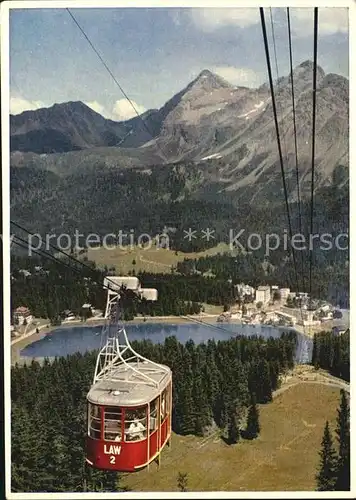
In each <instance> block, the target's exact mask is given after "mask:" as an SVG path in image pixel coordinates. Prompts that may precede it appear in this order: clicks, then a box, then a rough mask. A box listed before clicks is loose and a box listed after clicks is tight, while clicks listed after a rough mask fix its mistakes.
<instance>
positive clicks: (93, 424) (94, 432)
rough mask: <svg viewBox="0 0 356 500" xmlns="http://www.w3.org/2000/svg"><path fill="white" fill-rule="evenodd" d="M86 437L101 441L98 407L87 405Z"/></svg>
mask: <svg viewBox="0 0 356 500" xmlns="http://www.w3.org/2000/svg"><path fill="white" fill-rule="evenodd" d="M88 435H89V436H90V437H92V438H94V439H101V413H100V406H95V405H93V404H91V403H89V418H88Z"/></svg>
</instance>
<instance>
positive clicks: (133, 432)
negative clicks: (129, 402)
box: [125, 406, 147, 441]
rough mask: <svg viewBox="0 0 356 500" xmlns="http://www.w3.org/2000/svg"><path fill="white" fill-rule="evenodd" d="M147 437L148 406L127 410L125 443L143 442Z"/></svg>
mask: <svg viewBox="0 0 356 500" xmlns="http://www.w3.org/2000/svg"><path fill="white" fill-rule="evenodd" d="M146 437H147V416H146V406H144V407H143V408H138V409H137V410H130V409H128V408H127V409H126V410H125V441H141V440H142V439H146Z"/></svg>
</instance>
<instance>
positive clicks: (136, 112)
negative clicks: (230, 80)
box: [66, 8, 169, 163]
mask: <svg viewBox="0 0 356 500" xmlns="http://www.w3.org/2000/svg"><path fill="white" fill-rule="evenodd" d="M66 11H67V12H68V14H69V15H70V17H71V18H72V19H73V21H74V23H75V24H76V26H77V27H78V29H79V30H80V32H81V33H82V35H83V36H84V38H85V39H86V41H87V42H88V43H89V45H90V47H91V48H92V49H93V51H94V52H95V54H96V55H97V56H98V58H99V60H100V62H101V63H102V65H103V66H104V68H105V69H106V71H107V72H108V73H109V75H110V76H111V78H112V80H113V81H114V83H115V84H116V86H117V87H118V88H119V89H120V91H121V93H122V95H123V96H124V97H125V99H126V100H127V102H128V103H129V104H130V106H131V107H132V109H133V110H134V112H135V114H136V115H137V117H138V118H139V119H140V120H141V122H142V124H143V126H144V127H145V129H146V132H147V133H148V134H149V135H150V136H151V137H152V139H154V134H152V132H151V131H150V129H149V128H148V127H147V124H146V122H145V120H144V119H143V118H142V115H141V114H140V113H139V111H138V110H137V108H136V106H135V105H134V103H133V101H132V100H131V99H130V98H129V96H128V95H127V93H126V92H125V90H124V89H123V87H122V86H121V85H120V83H119V82H118V80H117V78H116V77H115V75H114V73H113V72H112V71H111V69H110V68H109V66H108V65H107V63H106V62H105V60H104V58H103V57H102V55H101V54H100V52H99V51H98V50H97V49H96V47H95V45H94V44H93V42H92V41H91V40H90V38H89V36H88V35H87V33H86V32H85V31H84V29H83V27H82V26H81V25H80V24H79V22H78V21H77V19H76V18H75V16H74V14H73V13H72V12H71V11H70V10H69V9H68V8H66ZM130 133H131V131H130V132H129V133H128V135H129V134H130ZM121 142H122V141H121ZM121 142H120V143H121ZM156 147H157V150H158V151H159V153H161V155H162V159H163V160H164V161H165V162H167V163H168V162H169V160H168V158H167V157H166V155H165V154H164V152H163V151H162V150H161V149H160V148H159V147H158V145H157V143H156Z"/></svg>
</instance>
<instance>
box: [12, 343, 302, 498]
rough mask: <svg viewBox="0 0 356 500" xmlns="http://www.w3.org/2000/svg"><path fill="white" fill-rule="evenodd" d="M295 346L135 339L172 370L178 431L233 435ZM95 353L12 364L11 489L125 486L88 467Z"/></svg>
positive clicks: (264, 398)
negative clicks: (89, 402) (88, 413)
mask: <svg viewBox="0 0 356 500" xmlns="http://www.w3.org/2000/svg"><path fill="white" fill-rule="evenodd" d="M295 346H296V335H295V334H294V333H286V334H282V335H281V338H279V339H272V338H270V339H268V340H265V339H263V338H256V337H252V338H246V337H237V338H234V339H231V340H229V341H224V342H215V341H213V340H209V341H208V342H207V344H201V345H195V344H194V342H192V341H190V342H188V343H187V344H186V345H182V344H179V343H178V342H177V340H176V338H175V337H171V338H168V339H166V341H165V343H164V344H163V345H153V344H152V343H151V342H149V341H144V342H139V343H138V342H134V343H133V347H134V349H137V350H138V351H139V352H140V353H141V354H143V355H144V356H147V357H149V358H150V359H152V360H154V361H157V362H159V363H165V364H167V365H169V366H170V367H171V368H172V371H173V381H174V382H173V415H172V425H173V430H174V432H177V433H180V434H197V435H203V434H204V432H205V431H206V430H207V429H208V428H209V427H211V426H219V427H220V428H221V429H222V431H223V432H225V431H227V433H228V434H229V433H230V432H231V431H230V430H229V429H230V428H231V425H228V424H229V422H230V423H231V421H232V420H231V419H234V421H235V423H236V424H237V426H242V430H243V429H244V427H245V423H244V418H243V417H244V415H245V413H246V411H247V409H248V408H249V406H250V404H251V398H252V395H254V396H253V399H256V402H257V403H260V404H264V403H268V402H269V401H271V399H272V391H273V390H274V389H276V388H277V387H278V384H279V377H280V375H281V374H282V373H283V372H284V371H285V370H286V369H288V368H291V367H292V366H293V357H294V351H295ZM96 354H97V353H96V352H90V353H86V354H85V355H80V354H77V355H73V356H69V357H67V358H59V359H56V360H55V361H54V362H53V363H52V364H50V363H49V362H45V363H44V365H43V366H40V365H39V364H38V363H37V362H32V364H31V365H29V366H24V367H19V366H17V365H16V366H15V367H14V368H12V371H11V399H12V420H11V427H12V429H11V432H12V457H11V458H12V490H13V491H22V492H23V491H27V492H30V491H34V492H38V491H42V492H46V491H48V492H50V491H53V492H60V491H67V492H69V491H77V492H79V491H120V477H119V475H118V474H115V473H107V472H100V471H93V470H92V469H90V468H88V467H86V466H85V465H84V458H85V455H84V453H85V451H84V446H85V436H86V394H87V392H88V390H89V387H90V384H91V380H92V375H93V371H94V366H95V358H96ZM54 410H55V411H54ZM248 431H249V429H248V428H247V429H246V437H249V436H248ZM251 437H252V436H251Z"/></svg>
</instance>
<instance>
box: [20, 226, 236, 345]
mask: <svg viewBox="0 0 356 500" xmlns="http://www.w3.org/2000/svg"><path fill="white" fill-rule="evenodd" d="M29 234H31V233H29ZM15 238H16V239H17V240H19V241H14V240H13V243H14V244H15V245H18V246H20V247H21V248H24V249H27V250H28V248H29V244H28V242H27V241H26V240H25V239H23V238H21V237H19V236H17V235H15ZM57 250H58V251H60V249H57ZM31 251H32V252H33V253H35V254H36V255H39V256H40V257H43V258H47V259H49V260H51V261H53V262H56V263H57V264H59V265H61V266H64V267H67V268H69V269H70V270H71V271H75V272H76V273H78V274H80V275H82V276H83V274H82V272H81V271H80V270H79V269H78V268H75V267H73V266H71V265H70V264H68V263H66V262H64V261H63V259H58V258H56V257H54V256H53V255H52V254H50V253H49V252H47V251H45V250H40V249H37V250H34V249H32V248H31ZM65 255H66V254H65ZM74 261H76V262H77V263H78V264H81V265H84V266H85V264H84V263H82V262H81V261H79V260H78V261H77V260H76V259H74ZM85 267H88V266H85ZM89 269H90V270H91V271H92V272H95V270H94V269H92V268H89ZM106 278H107V277H106ZM107 280H108V281H110V279H109V278H107ZM112 283H114V282H112ZM92 284H93V285H97V286H100V287H101V286H102V287H103V288H107V289H108V290H112V291H113V289H112V288H110V287H109V286H106V285H102V284H100V283H96V282H92ZM114 285H115V286H116V287H117V285H116V283H114ZM114 291H115V292H116V291H117V290H114ZM178 317H179V318H182V319H185V320H187V321H190V322H195V323H199V324H201V325H203V326H206V327H209V328H212V329H214V330H219V331H222V332H224V333H228V334H229V335H231V336H233V334H234V332H232V331H231V330H227V329H226V328H223V327H220V326H217V325H214V324H213V323H207V322H205V321H203V320H201V319H198V318H193V317H190V316H185V315H178Z"/></svg>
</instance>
